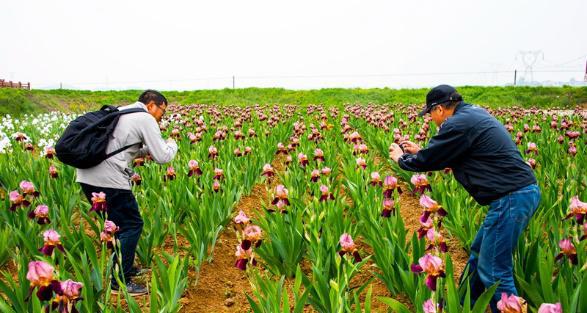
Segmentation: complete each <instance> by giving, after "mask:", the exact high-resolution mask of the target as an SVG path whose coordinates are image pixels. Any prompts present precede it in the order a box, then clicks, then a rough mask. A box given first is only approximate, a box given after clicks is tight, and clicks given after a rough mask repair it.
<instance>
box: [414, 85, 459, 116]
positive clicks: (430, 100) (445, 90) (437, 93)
mask: <svg viewBox="0 0 587 313" xmlns="http://www.w3.org/2000/svg"><path fill="white" fill-rule="evenodd" d="M461 100H463V97H461V95H460V94H459V93H458V92H457V90H456V89H455V88H454V87H452V86H449V85H438V86H436V87H434V88H432V89H431V90H430V91H429V92H428V94H427V95H426V107H425V108H424V110H422V112H420V114H418V115H419V116H423V115H424V114H426V113H429V112H430V110H432V108H433V107H435V106H436V105H439V104H442V103H446V102H448V101H461Z"/></svg>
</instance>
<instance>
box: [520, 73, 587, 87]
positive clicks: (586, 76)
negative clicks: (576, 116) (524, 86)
mask: <svg viewBox="0 0 587 313" xmlns="http://www.w3.org/2000/svg"><path fill="white" fill-rule="evenodd" d="M586 77H587V76H586ZM517 78H518V70H514V86H515V85H516V80H517Z"/></svg>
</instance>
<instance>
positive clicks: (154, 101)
mask: <svg viewBox="0 0 587 313" xmlns="http://www.w3.org/2000/svg"><path fill="white" fill-rule="evenodd" d="M167 104H168V102H167V99H166V98H165V97H164V96H163V95H162V94H161V93H159V92H158V91H155V90H146V91H145V92H143V93H142V94H141V96H140V97H139V100H138V101H137V102H135V103H133V104H131V105H127V106H123V107H120V108H119V110H126V109H131V108H141V109H144V110H145V112H144V113H143V112H137V113H131V114H125V115H122V116H120V119H119V121H118V124H117V125H116V128H115V130H114V132H113V138H112V139H110V142H109V143H108V148H107V151H106V152H107V153H110V152H112V151H115V150H117V149H120V148H122V147H124V146H127V145H132V146H131V147H130V148H128V149H126V150H124V151H123V152H121V153H118V154H115V155H114V156H112V157H110V158H108V159H106V160H104V161H103V162H102V163H100V164H98V165H97V166H94V167H92V168H88V169H77V182H78V183H80V185H81V187H82V190H83V192H84V194H85V195H86V197H87V198H88V200H90V201H91V198H92V193H97V192H104V193H105V194H106V203H107V214H108V220H111V221H112V222H114V223H115V224H116V225H117V226H118V227H119V230H118V232H117V233H116V238H117V239H118V241H119V242H120V252H121V263H122V270H121V271H119V273H120V277H119V278H120V279H121V280H122V281H123V282H125V284H126V289H127V291H128V293H129V294H131V295H141V294H145V293H147V289H146V288H145V287H144V286H142V285H139V284H136V283H133V282H132V280H131V278H132V277H133V276H136V275H137V274H138V270H137V269H136V268H135V267H133V263H134V258H135V251H136V248H137V244H138V241H139V237H140V236H141V232H142V230H143V220H142V218H141V214H140V212H139V206H138V204H137V201H136V199H135V197H134V195H133V194H132V191H131V175H132V170H131V169H130V165H131V162H132V161H133V160H134V159H135V158H137V157H142V156H145V155H147V154H150V155H151V156H152V157H153V160H155V162H157V163H159V164H163V163H168V162H170V161H171V160H173V158H174V157H175V154H176V153H177V144H176V143H175V141H174V140H173V139H171V138H170V139H167V141H165V140H164V139H163V138H162V136H161V131H160V129H159V124H158V122H159V121H161V117H162V116H163V115H164V114H165V110H166V109H167ZM133 144H134V145H133ZM115 260H117V259H115ZM117 263H118V261H117ZM111 285H112V290H113V291H115V292H117V291H118V290H119V286H118V283H117V282H116V277H115V276H114V275H113V276H112V284H111Z"/></svg>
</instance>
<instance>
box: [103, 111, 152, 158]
mask: <svg viewBox="0 0 587 313" xmlns="http://www.w3.org/2000/svg"><path fill="white" fill-rule="evenodd" d="M113 108H114V110H118V108H116V107H113V106H106V105H105V106H103V107H102V109H101V110H112V109H113ZM140 112H144V113H148V112H147V111H145V110H143V109H141V108H132V109H126V110H118V111H117V112H116V113H115V114H116V115H124V114H129V113H140ZM138 144H140V142H137V143H133V144H130V145H127V146H124V147H122V148H120V149H117V150H114V151H112V152H110V153H108V154H106V159H108V158H110V157H111V156H114V155H117V154H119V153H120V152H122V151H124V150H126V149H128V148H130V147H132V146H134V145H138Z"/></svg>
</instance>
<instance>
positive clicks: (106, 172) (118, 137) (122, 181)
mask: <svg viewBox="0 0 587 313" xmlns="http://www.w3.org/2000/svg"><path fill="white" fill-rule="evenodd" d="M130 108H142V109H144V110H145V113H142V112H139V113H131V114H125V115H122V116H120V119H119V120H118V124H117V125H116V129H114V132H113V138H112V139H111V140H110V142H109V143H108V148H107V149H106V152H107V153H110V152H112V151H114V150H116V149H120V148H122V147H124V146H127V145H130V144H134V143H137V144H136V145H133V146H131V147H130V148H128V149H126V150H124V151H123V152H121V153H119V154H116V155H114V156H112V157H110V158H109V159H106V160H104V161H102V163H100V164H98V165H96V166H94V167H92V168H88V169H77V180H76V181H77V182H79V183H84V184H88V185H92V186H96V187H106V188H114V189H126V190H130V189H131V182H130V177H131V175H132V170H131V168H130V166H131V162H132V161H133V160H134V159H135V158H136V157H141V156H144V155H146V154H147V153H150V154H151V156H152V157H153V160H155V162H157V163H159V164H163V163H168V162H170V161H171V160H173V158H174V157H175V154H176V153H177V144H176V143H175V142H166V141H165V140H164V139H163V138H162V137H161V131H160V130H159V125H158V123H157V121H156V120H155V118H154V117H153V116H152V115H151V114H149V113H147V112H146V111H147V108H146V106H145V105H144V104H143V103H141V102H135V103H133V104H131V105H127V106H123V107H120V108H119V109H120V110H125V109H130Z"/></svg>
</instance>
